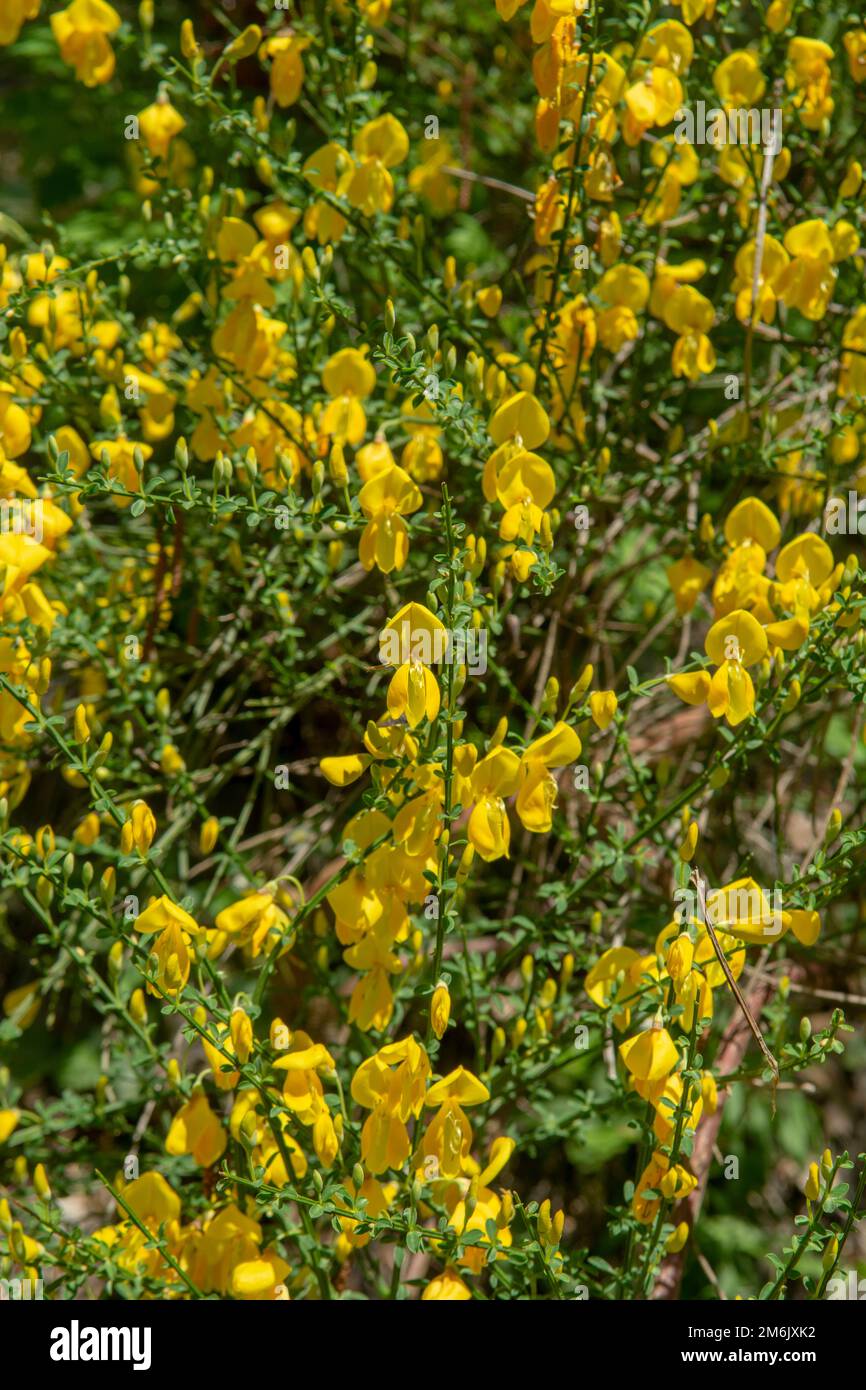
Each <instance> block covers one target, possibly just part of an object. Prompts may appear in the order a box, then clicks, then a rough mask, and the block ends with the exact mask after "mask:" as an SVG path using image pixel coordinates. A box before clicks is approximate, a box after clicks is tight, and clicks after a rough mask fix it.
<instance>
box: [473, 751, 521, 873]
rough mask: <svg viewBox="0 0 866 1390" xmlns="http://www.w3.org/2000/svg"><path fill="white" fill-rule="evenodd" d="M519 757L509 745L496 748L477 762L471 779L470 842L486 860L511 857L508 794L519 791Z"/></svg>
mask: <svg viewBox="0 0 866 1390" xmlns="http://www.w3.org/2000/svg"><path fill="white" fill-rule="evenodd" d="M519 773H520V759H519V758H518V756H517V754H516V753H513V752H512V751H511V749H510V748H494V749H493V751H492V752H490V753H488V754H487V756H486V757H485V758H482V759H481V761H480V762H479V763H478V764H477V766H476V767H475V769H474V770H473V772H472V775H471V778H470V796H471V798H472V800H473V802H474V803H475V804H474V805H473V808H472V813H471V815H470V817H469V823H468V825H467V834H468V836H469V841H470V844H471V845H472V846H473V848H474V849H475V851H476V853H477V854H479V855H480V856H481V858H482V859H484V860H485V861H486V862H487V863H491V862H492V861H493V860H495V859H501V858H503V856H504V857H505V858H506V859H507V858H508V847H509V844H510V842H511V827H510V826H509V824H508V814H507V812H506V810H505V797H507V796H513V794H514V792H515V791H516V790H517V784H518V776H519Z"/></svg>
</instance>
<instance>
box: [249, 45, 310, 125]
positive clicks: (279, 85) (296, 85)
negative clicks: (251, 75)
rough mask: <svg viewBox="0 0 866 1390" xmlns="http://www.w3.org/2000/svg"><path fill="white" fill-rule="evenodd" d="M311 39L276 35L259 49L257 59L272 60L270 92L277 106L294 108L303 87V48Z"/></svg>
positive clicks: (307, 46) (306, 46)
mask: <svg viewBox="0 0 866 1390" xmlns="http://www.w3.org/2000/svg"><path fill="white" fill-rule="evenodd" d="M311 43H312V39H311V38H308V37H305V36H302V35H299V34H278V35H276V36H275V37H274V38H271V39H266V40H265V42H264V43H263V44H262V46H261V48H260V49H259V58H260V59H265V58H270V59H272V62H271V73H270V81H271V92H272V93H273V98H274V101H275V102H276V103H277V105H278V106H282V107H286V106H294V104H295V102H296V101H297V100H298V97H299V96H300V95H301V88H302V87H303V85H304V59H303V53H304V49H305V48H309V46H310V44H311Z"/></svg>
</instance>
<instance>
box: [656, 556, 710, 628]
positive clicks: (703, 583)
mask: <svg viewBox="0 0 866 1390" xmlns="http://www.w3.org/2000/svg"><path fill="white" fill-rule="evenodd" d="M666 574H667V580H668V583H669V584H670V586H671V588H672V590H673V594H674V602H675V603H676V606H677V612H678V613H681V614H686V613H691V611H692V609H693V608H694V606H695V604H696V603H697V601H698V599H699V598H700V595H701V593H702V592H703V590H704V589H705V588H706V587H707V585H708V584H709V582H710V580H711V579H712V577H713V574H712V570H709V569H707V567H706V565H702V564H701V562H700V560H696V559H695V557H694V555H684V556H683V558H682V559H681V560H677V561H676V562H675V563H674V564H672V565H669V566H668V568H667V571H666Z"/></svg>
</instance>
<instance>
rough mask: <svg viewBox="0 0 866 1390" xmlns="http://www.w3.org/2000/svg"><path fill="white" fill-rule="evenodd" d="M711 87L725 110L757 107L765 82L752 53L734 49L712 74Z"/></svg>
mask: <svg viewBox="0 0 866 1390" xmlns="http://www.w3.org/2000/svg"><path fill="white" fill-rule="evenodd" d="M713 86H714V87H715V89H716V91H717V92H718V94H719V96H720V97H721V99H722V102H723V104H724V106H725V107H726V109H727V110H740V109H748V108H749V107H753V106H757V105H758V104H759V102H760V100H761V97H762V96H763V95H764V92H765V91H766V90H767V82H766V78H765V77H764V74H763V73H762V72H761V69H760V67H759V65H758V60H757V58H756V56H755V54H754V53H752V52H750V51H749V50H748V49H745V48H742V49H735V50H734V51H733V52H732V53H729V54H728V55H727V57H726V58H723V59H722V61H721V62H720V63H719V65H718V67H717V68H716V70H715V72H714V73H713Z"/></svg>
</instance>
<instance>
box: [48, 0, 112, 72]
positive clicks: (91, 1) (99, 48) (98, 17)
mask: <svg viewBox="0 0 866 1390" xmlns="http://www.w3.org/2000/svg"><path fill="white" fill-rule="evenodd" d="M120 24H121V20H120V15H119V14H118V13H117V11H116V10H114V9H112V7H111V5H108V4H106V3H105V0H72V4H71V5H70V6H69V7H68V8H67V9H65V10H59V11H58V12H57V14H53V15H52V16H51V28H52V31H53V33H54V37H55V39H56V40H57V45H58V47H59V49H60V56H61V58H62V59H63V61H64V63H68V64H69V66H70V67H73V68H74V69H75V75H76V77H77V78H78V79H79V81H81V82H83V83H84V85H85V86H86V87H98V86H99V85H100V84H101V83H104V82H109V81H110V80H111V77H112V75H113V73H114V50H113V49H112V47H111V44H110V43H109V42H108V38H107V37H106V36H107V35H108V34H114V33H116V32H117V30H118V29H119V28H120Z"/></svg>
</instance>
